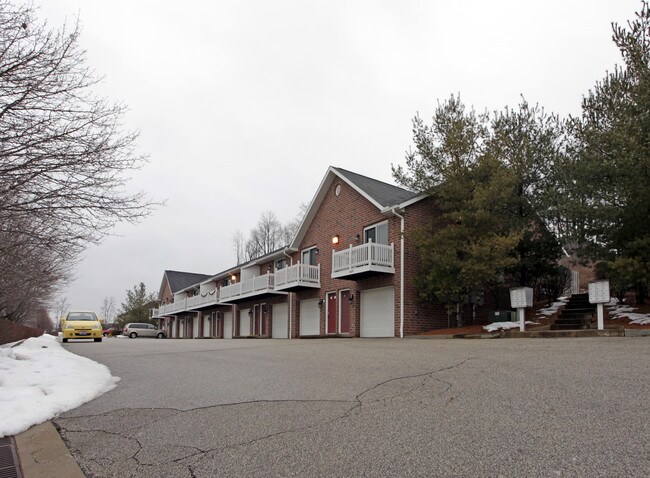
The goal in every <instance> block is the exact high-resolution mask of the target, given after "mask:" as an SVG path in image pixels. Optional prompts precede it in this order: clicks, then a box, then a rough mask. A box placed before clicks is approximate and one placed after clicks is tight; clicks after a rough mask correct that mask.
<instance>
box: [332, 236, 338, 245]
mask: <svg viewBox="0 0 650 478" xmlns="http://www.w3.org/2000/svg"><path fill="white" fill-rule="evenodd" d="M338 243H339V236H338V234H337V235H336V236H334V237H333V238H332V244H334V245H337V244H338Z"/></svg>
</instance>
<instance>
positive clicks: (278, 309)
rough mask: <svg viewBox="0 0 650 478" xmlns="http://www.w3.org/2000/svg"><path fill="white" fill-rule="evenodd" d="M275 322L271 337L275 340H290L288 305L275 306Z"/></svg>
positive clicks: (273, 322)
mask: <svg viewBox="0 0 650 478" xmlns="http://www.w3.org/2000/svg"><path fill="white" fill-rule="evenodd" d="M272 317H273V321H272V326H271V337H273V338H274V339H288V338H289V306H288V305H287V304H275V305H273V316H272Z"/></svg>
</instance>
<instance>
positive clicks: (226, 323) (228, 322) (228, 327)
mask: <svg viewBox="0 0 650 478" xmlns="http://www.w3.org/2000/svg"><path fill="white" fill-rule="evenodd" d="M223 338H224V339H232V311H230V310H229V311H228V312H224V313H223Z"/></svg>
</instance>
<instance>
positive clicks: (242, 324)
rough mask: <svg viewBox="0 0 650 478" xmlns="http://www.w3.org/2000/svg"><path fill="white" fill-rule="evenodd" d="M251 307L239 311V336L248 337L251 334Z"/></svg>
mask: <svg viewBox="0 0 650 478" xmlns="http://www.w3.org/2000/svg"><path fill="white" fill-rule="evenodd" d="M250 310H251V309H242V310H240V311H239V336H240V337H246V336H247V335H250V334H251V318H250V316H249V315H248V312H250Z"/></svg>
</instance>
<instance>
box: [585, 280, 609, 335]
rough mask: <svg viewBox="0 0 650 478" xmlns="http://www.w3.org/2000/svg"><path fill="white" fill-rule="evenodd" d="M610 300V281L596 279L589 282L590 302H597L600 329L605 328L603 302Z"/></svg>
mask: <svg viewBox="0 0 650 478" xmlns="http://www.w3.org/2000/svg"><path fill="white" fill-rule="evenodd" d="M608 302H609V281H608V280H596V281H592V282H590V283H589V303H590V304H596V311H597V314H598V330H604V329H605V324H604V320H603V304H606V303H608Z"/></svg>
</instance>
